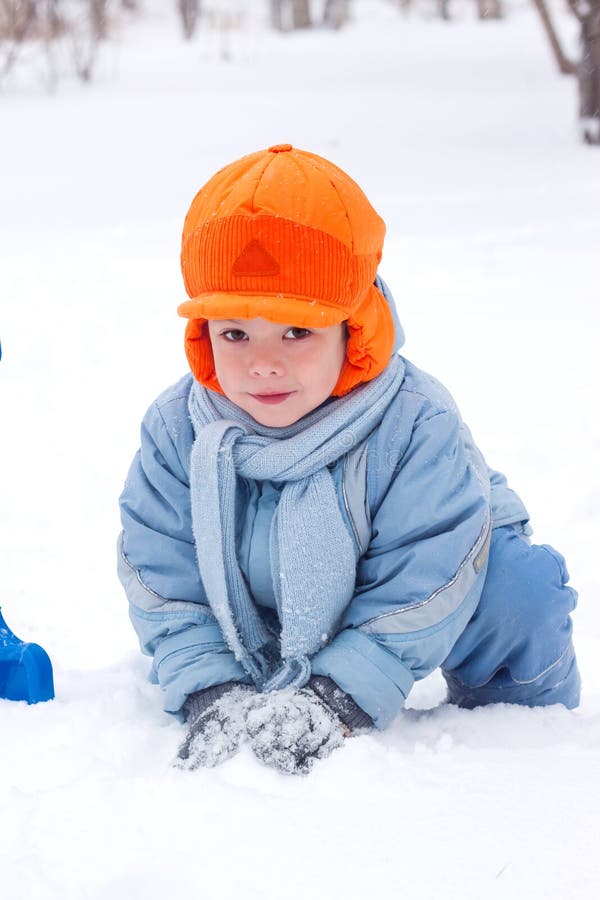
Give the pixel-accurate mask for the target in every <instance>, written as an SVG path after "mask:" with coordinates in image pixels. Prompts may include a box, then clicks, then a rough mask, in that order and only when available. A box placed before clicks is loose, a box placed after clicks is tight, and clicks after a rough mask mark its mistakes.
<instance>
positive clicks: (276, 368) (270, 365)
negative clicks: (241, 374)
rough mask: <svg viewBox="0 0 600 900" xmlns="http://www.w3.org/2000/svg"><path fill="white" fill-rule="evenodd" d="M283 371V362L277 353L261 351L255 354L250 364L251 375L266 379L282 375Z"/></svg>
mask: <svg viewBox="0 0 600 900" xmlns="http://www.w3.org/2000/svg"><path fill="white" fill-rule="evenodd" d="M283 371H284V366H283V361H282V359H281V357H280V356H279V355H278V354H277V353H271V352H269V351H263V352H262V353H256V355H255V356H254V357H253V359H252V361H251V363H250V372H251V373H252V375H258V376H260V377H263V378H264V377H268V376H269V375H282V374H283Z"/></svg>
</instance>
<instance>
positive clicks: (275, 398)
mask: <svg viewBox="0 0 600 900" xmlns="http://www.w3.org/2000/svg"><path fill="white" fill-rule="evenodd" d="M293 393H295V391H286V392H285V393H281V394H269V393H265V394H250V396H251V397H253V398H254V399H255V400H258V402H259V403H283V401H284V400H287V398H288V397H291V396H292V394H293Z"/></svg>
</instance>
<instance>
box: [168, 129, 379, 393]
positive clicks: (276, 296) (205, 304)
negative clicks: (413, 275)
mask: <svg viewBox="0 0 600 900" xmlns="http://www.w3.org/2000/svg"><path fill="white" fill-rule="evenodd" d="M384 235H385V225H384V223H383V220H382V219H380V217H379V216H378V215H377V213H376V212H375V210H374V209H373V207H372V206H371V204H370V203H369V201H368V200H367V198H366V197H365V195H364V194H363V192H362V191H361V189H360V188H359V187H358V185H357V184H356V183H355V182H354V181H352V179H351V178H349V176H348V175H346V174H345V173H344V172H342V170H341V169H338V168H337V166H334V165H333V163H330V162H328V161H327V160H326V159H323V158H322V157H320V156H316V155H315V154H314V153H307V152H306V151H304V150H297V149H295V148H293V147H292V146H291V145H290V144H278V145H276V146H274V147H270V148H269V149H268V150H261V151H259V152H258V153H252V154H250V155H249V156H244V157H243V158H242V159H240V160H238V161H237V162H234V163H231V165H229V166H226V167H225V168H224V169H221V170H220V171H219V172H217V174H216V175H214V176H213V177H212V178H211V179H210V181H208V182H207V183H206V184H205V185H204V187H203V188H201V190H200V191H199V192H198V193H197V194H196V196H195V197H194V199H193V201H192V205H191V206H190V209H189V211H188V214H187V216H186V218H185V223H184V226H183V236H182V246H181V269H182V272H183V280H184V282H185V287H186V290H187V293H188V294H189V296H190V298H191V299H190V300H187V301H186V302H185V303H182V304H181V306H180V307H179V309H178V312H179V315H181V316H183V317H185V318H187V319H189V320H190V321H189V322H188V324H187V327H186V332H185V349H186V354H187V358H188V361H189V364H190V367H191V369H192V372H193V374H194V376H195V378H196V379H197V380H198V381H200V382H201V383H202V384H204V385H205V386H206V387H209V388H211V389H213V390H217V391H220V392H221V393H222V390H221V387H220V385H219V382H218V380H217V377H216V374H215V368H214V360H213V355H212V349H211V344H210V338H209V336H208V329H207V328H206V321H207V320H208V319H229V318H241V319H250V318H254V317H257V316H260V317H262V318H263V319H269V320H270V321H273V322H280V323H281V324H284V325H288V324H289V325H295V326H297V327H299V328H319V327H325V326H327V325H335V324H337V323H339V322H343V321H345V322H346V324H347V327H348V335H349V336H348V342H347V347H346V361H345V363H344V365H343V366H342V370H341V372H340V377H339V379H338V382H337V384H336V386H335V389H334V391H333V393H334V395H335V396H341V395H342V394H346V393H347V392H348V391H350V390H352V388H354V387H356V385H357V384H360V383H361V382H363V381H370V380H371V379H372V378H375V376H376V375H379V374H380V372H382V371H383V369H384V368H385V366H386V365H387V364H388V362H389V360H390V358H391V355H392V350H393V343H394V323H393V319H392V314H391V312H390V308H389V306H388V303H387V301H386V300H385V298H384V297H383V295H382V294H381V292H380V291H379V290H378V289H377V288H376V287H375V285H374V284H373V281H374V279H375V275H376V272H377V266H378V263H379V261H380V259H381V252H382V248H383V239H384Z"/></svg>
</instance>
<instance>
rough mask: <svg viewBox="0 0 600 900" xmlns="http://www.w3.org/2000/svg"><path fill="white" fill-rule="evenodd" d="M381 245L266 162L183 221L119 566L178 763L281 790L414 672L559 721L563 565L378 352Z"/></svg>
mask: <svg viewBox="0 0 600 900" xmlns="http://www.w3.org/2000/svg"><path fill="white" fill-rule="evenodd" d="M384 233H385V226H384V223H383V222H382V220H381V219H380V218H379V216H378V215H377V213H376V212H375V211H374V209H373V208H372V207H371V205H370V203H369V201H368V200H367V198H366V197H365V195H364V194H363V192H362V191H361V190H360V188H359V187H358V186H357V185H356V184H355V183H354V182H353V181H352V180H351V179H350V178H349V177H348V176H347V175H346V174H345V173H344V172H342V171H341V170H340V169H338V168H337V167H336V166H334V165H333V164H332V163H330V162H328V161H327V160H325V159H322V158H321V157H318V156H315V155H313V154H310V153H307V152H304V151H300V150H297V149H294V148H292V147H291V146H290V145H289V144H281V145H277V146H274V147H271V148H269V149H268V150H266V151H260V152H258V153H254V154H251V155H250V156H246V157H243V158H242V159H241V160H238V161H237V162H235V163H233V164H231V165H229V166H227V167H225V168H224V169H222V170H221V171H220V172H218V173H217V174H216V175H215V176H213V178H212V179H210V181H209V182H208V183H207V184H206V185H205V186H204V187H203V188H202V189H201V190H200V192H199V193H198V194H197V195H196V197H195V198H194V200H193V202H192V205H191V207H190V210H189V212H188V215H187V217H186V220H185V224H184V230H183V242H182V254H181V262H182V271H183V277H184V281H185V286H186V290H187V293H188V295H189V297H190V299H189V300H188V301H187V302H185V303H183V304H182V305H181V306H180V307H179V313H180V315H182V316H184V317H185V318H187V320H188V323H187V327H186V334H185V349H186V354H187V358H188V362H189V365H190V368H191V374H190V375H187V376H186V377H185V378H183V379H182V380H181V381H180V382H179V383H178V384H176V385H175V386H174V387H172V388H170V389H168V390H167V391H166V392H165V393H163V394H162V395H161V396H160V397H159V398H158V400H157V401H156V402H155V403H154V404H153V405H152V406H151V407H150V409H149V410H148V412H147V414H146V417H145V419H144V422H143V424H142V445H141V449H140V451H139V452H138V454H137V455H136V457H135V459H134V461H133V464H132V467H131V470H130V472H129V476H128V478H127V482H126V485H125V489H124V491H123V494H122V496H121V516H122V524H123V533H122V536H121V539H120V551H119V574H120V578H121V581H122V583H123V585H124V587H125V590H126V592H127V596H128V599H129V603H130V614H131V619H132V622H133V624H134V627H135V629H136V631H137V633H138V636H139V639H140V643H141V646H142V649H143V650H144V651H145V652H146V653H148V654H150V655H152V656H153V675H154V677H155V679H156V680H157V681H158V682H159V683H160V685H161V687H162V688H163V690H164V692H165V709H166V710H167V711H169V712H172V713H178V714H180V715H181V716H182V717H183V718H184V719H185V721H186V723H187V736H186V738H185V740H184V742H183V744H182V746H181V748H180V750H179V755H178V764H179V765H180V766H182V767H187V768H196V767H197V766H201V765H215V764H217V763H219V762H222V761H223V760H225V759H227V758H228V757H229V756H231V755H232V754H233V753H234V752H235V751H236V750H237V748H238V746H239V744H240V742H241V741H243V740H247V741H248V742H249V744H250V747H251V749H252V750H253V751H254V753H255V754H256V756H257V757H258V758H259V759H261V760H262V761H263V762H265V763H267V764H269V765H272V766H274V767H276V768H277V769H279V770H281V771H284V772H288V773H296V772H307V771H308V770H309V769H310V768H311V766H312V765H313V763H314V761H315V760H316V759H320V758H323V757H325V756H327V755H328V754H329V753H330V752H331V751H332V750H333V749H334V748H336V747H338V746H340V745H341V744H342V743H343V740H344V737H346V736H348V735H350V734H352V733H353V732H356V731H357V730H360V729H364V728H370V727H372V726H375V727H377V728H385V727H386V726H387V725H388V724H389V723H390V722H391V721H392V719H393V718H394V716H395V715H396V714H397V712H398V711H399V710H400V708H401V707H402V704H403V702H404V700H405V699H406V697H407V695H408V693H409V691H410V689H411V687H412V685H413V683H414V681H415V680H417V679H420V678H424V677H425V676H426V675H428V674H429V673H430V672H431V671H433V670H434V669H435V668H437V667H438V666H441V667H442V671H443V673H444V676H445V678H446V681H447V684H448V694H449V700H450V701H451V702H454V703H458V704H461V705H463V706H467V707H472V706H476V705H478V704H484V703H491V702H509V703H520V704H526V705H544V704H550V703H563V704H564V705H565V706H567V707H570V708H572V707H574V706H576V705H577V703H578V699H579V675H578V670H577V665H576V661H575V655H574V651H573V646H572V641H571V622H570V618H569V613H570V611H571V610H572V609H573V607H574V605H575V600H576V594H575V592H574V591H573V590H572V589H571V588H569V587H567V586H566V582H567V580H568V575H567V572H566V569H565V565H564V561H563V559H562V557H561V556H560V555H559V554H558V553H556V551H554V550H553V549H552V548H550V547H536V546H532V545H530V544H529V542H528V540H527V535H528V534H529V533H530V531H529V527H528V524H527V523H528V514H527V511H526V510H525V508H524V506H523V504H522V502H521V501H520V499H519V498H518V497H517V495H516V494H515V493H514V492H513V491H511V490H510V489H509V488H508V486H507V484H506V481H505V479H504V477H503V476H501V475H500V474H499V473H497V472H492V471H490V470H488V468H487V466H486V465H485V462H484V460H483V458H482V456H481V454H480V452H479V451H478V449H477V447H476V446H475V444H474V443H473V440H472V438H471V435H470V433H469V431H468V429H467V428H466V426H465V425H464V423H463V422H462V420H461V418H460V415H459V413H458V410H457V408H456V406H455V404H454V402H453V400H452V398H451V397H450V396H449V395H448V393H447V391H446V390H445V389H444V388H443V387H442V386H441V385H440V384H439V383H438V382H436V381H435V380H434V379H433V378H431V377H430V376H429V375H426V374H425V373H423V372H421V371H419V370H418V369H417V368H416V367H415V366H413V365H412V364H411V363H410V362H409V361H408V360H405V359H403V358H402V357H400V356H399V355H398V354H397V352H396V351H397V350H398V348H399V347H400V346H401V344H402V342H403V333H402V329H401V327H400V325H399V323H398V321H397V318H396V316H395V311H394V306H393V301H392V299H391V296H390V294H389V292H388V290H387V287H386V285H385V284H384V283H383V281H382V280H381V279H380V278H379V277H378V276H377V266H378V264H379V261H380V259H381V252H382V246H383V238H384Z"/></svg>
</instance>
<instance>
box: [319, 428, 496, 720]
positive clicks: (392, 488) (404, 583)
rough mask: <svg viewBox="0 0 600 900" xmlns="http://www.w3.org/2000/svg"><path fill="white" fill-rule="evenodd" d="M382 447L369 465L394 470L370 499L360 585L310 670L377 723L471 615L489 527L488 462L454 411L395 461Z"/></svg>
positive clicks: (419, 432) (434, 663) (442, 654)
mask: <svg viewBox="0 0 600 900" xmlns="http://www.w3.org/2000/svg"><path fill="white" fill-rule="evenodd" d="M390 440H392V442H393V435H391V436H390ZM383 446H385V440H384V441H383ZM383 446H382V452H376V453H375V454H374V455H373V456H372V457H371V459H370V462H369V466H370V467H371V468H373V466H377V465H380V466H392V467H393V468H394V470H395V471H394V474H393V476H392V478H391V480H389V476H388V481H389V484H388V485H387V488H386V490H385V492H384V493H383V496H382V497H381V498H376V508H375V510H374V514H373V520H372V523H371V541H370V544H369V547H368V549H367V551H366V553H365V554H364V556H363V557H362V558H361V559H360V560H359V563H358V566H357V586H356V592H355V595H354V598H353V600H352V602H351V604H350V606H349V607H348V609H347V611H346V614H345V617H344V620H343V622H342V628H341V630H340V631H339V633H338V634H337V635H336V637H335V638H334V639H333V640H332V642H331V643H330V644H329V645H328V646H326V647H325V648H323V650H321V651H319V653H317V654H316V655H315V656H314V657H313V660H312V671H313V673H315V674H318V675H326V676H329V677H330V678H332V679H333V680H334V681H335V682H336V684H337V685H338V686H339V687H340V688H342V690H344V691H346V693H348V694H349V695H350V696H351V697H352V698H353V699H354V700H355V701H356V703H358V704H359V706H360V707H361V708H362V709H364V710H365V711H366V712H367V713H368V714H369V715H370V716H371V718H372V719H373V721H374V722H375V724H376V725H377V727H379V728H384V727H386V726H387V725H388V724H389V723H390V722H391V720H392V719H393V718H394V716H395V715H396V714H397V712H398V711H399V710H400V708H401V707H402V705H403V703H404V700H405V699H406V697H407V695H408V693H409V691H410V689H411V688H412V685H413V683H414V681H415V680H417V679H420V678H424V677H425V676H426V675H428V674H429V673H430V672H432V671H433V670H434V669H435V668H437V667H438V666H439V665H440V664H441V663H442V662H443V661H444V659H445V658H446V657H447V655H448V653H449V652H450V650H451V649H452V647H453V645H454V643H455V641H456V640H457V638H458V636H459V635H460V634H461V632H462V631H463V629H464V627H465V626H466V624H467V622H468V620H469V619H470V618H471V616H472V615H473V612H474V611H475V608H476V606H477V603H478V601H479V597H480V594H481V589H482V586H483V581H484V578H485V572H486V564H487V552H488V547H489V539H490V529H491V515H490V506H489V478H488V475H487V469H486V467H485V463H484V461H483V459H482V457H481V455H480V454H479V453H478V451H477V450H476V448H475V447H474V446H473V445H472V443H471V442H470V441H469V440H468V438H466V436H465V433H464V431H463V426H462V422H461V421H460V418H459V416H458V415H457V414H456V413H454V412H453V411H447V412H440V413H435V414H433V415H430V416H428V417H425V418H424V419H422V420H421V421H420V422H418V423H417V424H416V425H415V427H414V430H413V432H412V435H411V438H410V442H409V443H408V446H407V447H406V448H403V449H402V452H401V453H400V454H399V456H398V457H396V458H394V456H393V454H392V455H390V454H389V452H388V455H387V456H384V454H383ZM379 477H380V479H381V478H382V477H385V476H382V475H381V473H380V476H379Z"/></svg>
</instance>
